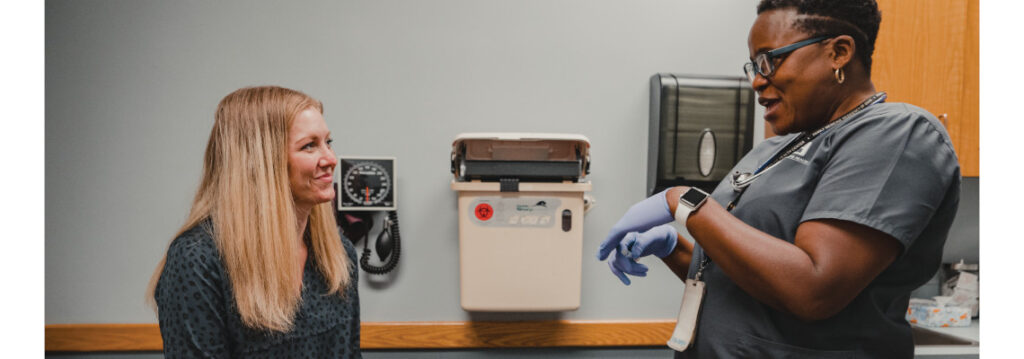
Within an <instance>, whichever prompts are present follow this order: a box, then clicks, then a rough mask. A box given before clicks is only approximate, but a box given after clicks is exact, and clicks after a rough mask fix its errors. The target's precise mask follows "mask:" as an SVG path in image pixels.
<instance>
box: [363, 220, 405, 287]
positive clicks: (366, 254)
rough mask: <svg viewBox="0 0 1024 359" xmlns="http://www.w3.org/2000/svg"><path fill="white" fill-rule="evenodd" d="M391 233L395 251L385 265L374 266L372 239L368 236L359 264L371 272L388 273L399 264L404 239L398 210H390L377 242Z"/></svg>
mask: <svg viewBox="0 0 1024 359" xmlns="http://www.w3.org/2000/svg"><path fill="white" fill-rule="evenodd" d="M385 235H389V236H391V240H392V241H394V244H393V246H394V249H393V251H394V253H392V254H391V257H390V258H388V261H387V262H386V263H384V265H383V266H380V267H378V266H374V265H371V264H370V241H369V238H367V241H366V243H363V256H362V258H360V260H359V266H360V267H363V270H364V271H366V272H367V273H370V274H386V273H388V272H390V271H392V270H394V269H395V266H397V265H398V257H399V255H400V254H401V253H402V241H401V238H402V237H401V235H400V234H399V232H398V212H395V211H388V220H387V221H386V222H385V223H384V228H383V229H382V230H381V232H380V235H378V236H377V242H380V241H381V237H383V236H385Z"/></svg>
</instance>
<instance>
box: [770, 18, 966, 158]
mask: <svg viewBox="0 0 1024 359" xmlns="http://www.w3.org/2000/svg"><path fill="white" fill-rule="evenodd" d="M878 7H879V9H880V10H881V11H882V24H881V25H880V27H879V31H878V39H877V40H875V53H874V56H873V57H872V61H873V64H872V69H871V78H872V81H874V83H875V88H877V89H878V90H879V91H885V92H887V93H888V94H889V101H892V102H906V103H910V104H914V105H917V106H920V107H921V108H924V109H926V110H928V111H929V112H931V113H932V114H934V115H935V116H936V117H939V118H940V119H944V122H945V124H946V129H947V131H948V132H949V135H950V138H951V139H952V140H953V147H954V148H955V149H956V153H957V157H958V158H959V159H960V172H961V174H962V175H963V176H965V177H978V176H979V170H978V67H979V59H978V0H878ZM765 135H766V136H772V135H773V133H772V131H771V126H770V125H768V124H767V123H766V124H765Z"/></svg>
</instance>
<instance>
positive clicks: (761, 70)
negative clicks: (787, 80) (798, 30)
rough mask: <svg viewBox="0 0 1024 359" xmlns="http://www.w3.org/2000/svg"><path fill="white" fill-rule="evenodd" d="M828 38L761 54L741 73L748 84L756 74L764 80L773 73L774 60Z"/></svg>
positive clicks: (819, 38) (820, 37)
mask: <svg viewBox="0 0 1024 359" xmlns="http://www.w3.org/2000/svg"><path fill="white" fill-rule="evenodd" d="M829 38H830V37H829V36H819V37H815V38H810V39H807V40H804V41H800V42H797V43H794V44H790V45H786V46H783V47H780V48H777V49H774V50H768V51H765V52H762V53H760V54H757V56H755V57H754V61H751V62H748V63H746V64H745V65H743V72H745V73H746V74H747V79H748V80H750V82H754V78H756V77H757V74H761V76H764V78H768V76H771V75H772V74H773V73H775V58H777V57H779V56H782V55H785V54H788V53H790V52H793V51H796V49H799V48H801V47H804V46H807V45H811V44H816V43H819V42H821V41H824V40H827V39H829Z"/></svg>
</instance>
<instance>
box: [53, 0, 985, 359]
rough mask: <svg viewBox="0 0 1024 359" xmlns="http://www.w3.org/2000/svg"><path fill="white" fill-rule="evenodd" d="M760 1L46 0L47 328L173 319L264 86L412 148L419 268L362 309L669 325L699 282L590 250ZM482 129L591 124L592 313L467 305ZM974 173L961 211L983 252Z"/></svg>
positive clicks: (345, 137)
mask: <svg viewBox="0 0 1024 359" xmlns="http://www.w3.org/2000/svg"><path fill="white" fill-rule="evenodd" d="M755 3H756V1H755V0H745V1H680V0H660V1H611V0H603V1H594V0H574V1H566V0H533V1H479V0H461V1H460V0H443V1H414V0H408V1H398V0H385V1H312V0H305V1H290V2H280V1H269V0H258V1H239V0H232V1H215V2H211V1H157V0H92V1H68V0H50V1H47V3H46V135H45V136H46V219H45V221H46V222H45V223H46V255H45V256H46V257H45V259H46V287H45V288H46V303H45V305H46V307H45V308H46V309H45V320H46V323H47V324H54V323H153V322H156V317H155V315H154V313H153V312H152V310H151V309H149V308H148V307H146V306H145V304H144V303H143V295H144V293H143V291H144V288H145V286H146V283H147V280H148V278H149V276H150V274H151V273H152V270H153V268H154V266H155V264H156V263H157V262H158V261H159V259H160V257H161V256H162V254H163V252H164V250H165V249H166V246H167V244H168V242H169V240H170V239H171V238H170V236H171V235H172V234H173V233H174V232H175V230H176V229H177V227H178V226H179V225H180V224H181V223H182V221H183V219H184V217H185V215H186V213H187V211H188V206H189V201H190V199H191V197H192V195H193V192H194V190H195V187H196V185H197V182H198V178H199V174H200V164H201V161H202V151H203V148H204V145H205V141H206V139H207V136H208V134H209V129H210V126H211V124H212V117H213V116H212V114H213V110H214V108H215V106H216V104H217V101H219V100H220V98H221V97H223V96H224V95H226V94H227V93H229V92H231V91H233V90H235V89H237V88H239V87H243V86H250V85H261V84H277V85H282V86H286V87H292V88H296V89H300V90H302V91H305V92H307V93H309V94H310V95H312V96H314V97H317V98H318V99H320V100H322V101H323V102H324V104H325V110H326V112H325V117H326V119H327V124H328V126H329V127H330V128H331V129H332V131H333V132H334V134H335V139H336V143H335V144H336V146H335V149H336V151H337V152H338V153H339V154H350V155H375V156H395V157H397V158H398V165H399V171H401V172H400V176H401V177H400V178H399V179H398V195H399V197H400V200H399V204H400V207H399V213H400V216H401V223H402V234H403V239H404V241H403V251H402V262H401V264H400V266H399V268H398V269H397V271H396V273H395V274H394V275H393V276H392V277H390V278H387V279H386V280H383V281H381V280H377V279H376V278H366V277H364V278H363V279H362V280H361V282H360V285H361V287H360V297H361V299H362V303H363V305H362V318H363V320H366V321H435V320H446V321H448V320H452V321H461V320H507V319H654V318H657V319H665V318H671V317H673V316H674V314H675V311H676V310H677V309H678V298H679V297H680V294H681V293H682V289H681V287H680V286H679V285H678V282H677V280H676V279H675V277H674V276H673V275H672V274H671V273H670V272H669V271H668V270H667V269H665V268H664V267H663V266H661V265H660V263H657V261H651V260H647V261H646V262H647V264H649V265H651V266H652V268H653V269H652V271H651V272H650V275H649V277H647V278H643V279H640V280H636V281H634V284H633V285H632V286H629V287H625V286H622V285H621V284H620V283H619V282H618V280H617V279H616V278H615V277H614V276H612V275H611V274H610V273H608V268H607V266H606V265H605V264H604V263H602V262H598V261H596V260H593V259H592V253H593V252H594V251H595V250H596V248H597V245H598V243H599V242H600V240H601V239H602V237H603V235H604V234H605V233H606V232H607V230H608V229H609V228H610V227H611V225H612V224H613V223H614V222H615V221H616V220H617V219H618V217H619V216H620V215H621V214H622V212H623V211H624V210H625V209H626V208H627V207H628V206H629V205H631V204H632V203H634V202H636V201H638V200H640V199H642V198H643V196H644V187H645V183H646V182H645V181H646V179H645V178H644V176H645V174H646V168H645V164H646V149H647V144H646V138H647V132H646V131H647V128H646V126H647V111H648V107H647V106H648V78H649V77H650V76H651V75H652V74H654V73H658V72H675V73H693V74H706V75H729V76H738V75H741V74H742V72H741V70H740V68H741V65H742V64H743V63H744V62H745V61H746V58H747V49H746V36H747V30H748V28H749V25H750V24H751V22H752V21H753V19H754V17H755V14H754V4H755ZM757 127H760V126H757ZM477 131H487V132H490V131H515V132H562V133H579V134H583V135H585V136H587V137H589V138H590V140H591V143H592V157H593V161H594V162H593V166H592V174H591V176H590V180H591V181H592V182H593V184H594V190H593V192H592V195H593V196H594V197H595V198H596V199H597V206H596V207H595V208H594V209H593V210H591V211H590V212H589V213H588V214H587V216H586V218H585V221H586V224H585V226H584V233H585V238H584V255H585V260H584V262H583V289H582V290H583V294H582V306H581V307H580V309H579V310H577V311H574V312H568V313H556V314H544V313H532V314H492V315H476V314H474V315H470V314H469V313H466V312H464V311H463V310H462V309H461V308H460V307H459V297H458V293H459V282H458V256H457V254H458V240H457V218H456V213H455V212H456V211H455V199H454V198H455V195H454V193H453V192H452V191H451V190H450V189H449V187H448V182H449V180H450V176H451V175H450V173H449V171H448V166H449V163H448V161H449V151H450V145H451V141H452V139H453V138H454V137H455V135H456V134H458V133H461V132H477ZM969 183H970V182H969ZM974 183H975V186H974V187H973V188H974V189H973V191H974V194H973V196H974V197H973V198H974V206H975V207H974V208H973V209H969V210H968V211H967V212H970V213H971V214H973V217H968V218H967V219H960V218H958V223H961V224H963V225H962V226H961V227H962V229H963V232H964V233H966V234H965V236H966V237H971V236H973V237H972V238H973V240H974V242H973V243H974V244H973V256H974V257H973V258H975V260H976V258H977V207H976V206H977V186H976V183H977V181H976V180H975V182H974ZM965 195H966V194H965ZM961 212H962V213H961V217H962V216H963V212H964V210H961ZM971 226H973V227H971ZM966 237H965V238H966ZM967 241H968V242H967V243H968V244H967V245H965V246H964V247H965V248H968V249H964V251H968V252H969V251H970V248H971V244H969V240H967ZM638 355H639V354H638Z"/></svg>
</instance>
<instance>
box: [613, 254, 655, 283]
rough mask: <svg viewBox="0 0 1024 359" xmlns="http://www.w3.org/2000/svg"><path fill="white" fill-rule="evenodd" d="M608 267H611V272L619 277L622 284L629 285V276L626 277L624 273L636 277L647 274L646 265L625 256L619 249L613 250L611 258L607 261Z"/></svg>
mask: <svg viewBox="0 0 1024 359" xmlns="http://www.w3.org/2000/svg"><path fill="white" fill-rule="evenodd" d="M608 268H611V270H612V273H614V274H615V276H616V277H619V280H621V281H622V284H625V285H629V283H630V281H629V277H627V276H626V274H629V275H632V276H636V277H646V276H647V266H645V265H643V264H641V263H637V262H636V261H635V260H633V259H631V258H629V257H626V255H624V254H622V253H620V252H619V251H615V254H614V255H613V258H612V260H610V261H608Z"/></svg>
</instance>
